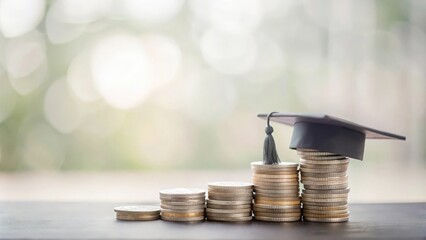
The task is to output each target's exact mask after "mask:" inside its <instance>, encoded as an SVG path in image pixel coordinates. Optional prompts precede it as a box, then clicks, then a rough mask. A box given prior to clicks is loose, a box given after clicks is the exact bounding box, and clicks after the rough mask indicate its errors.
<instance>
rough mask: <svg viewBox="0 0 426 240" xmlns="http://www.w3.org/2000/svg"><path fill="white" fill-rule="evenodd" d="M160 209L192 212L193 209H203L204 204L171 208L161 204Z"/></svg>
mask: <svg viewBox="0 0 426 240" xmlns="http://www.w3.org/2000/svg"><path fill="white" fill-rule="evenodd" d="M161 208H162V209H175V210H193V209H204V208H205V204H203V205H184V206H173V205H165V204H161Z"/></svg>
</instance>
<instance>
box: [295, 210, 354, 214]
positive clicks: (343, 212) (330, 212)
mask: <svg viewBox="0 0 426 240" xmlns="http://www.w3.org/2000/svg"><path fill="white" fill-rule="evenodd" d="M303 213H310V214H318V215H320V214H325V215H339V214H346V213H349V211H348V209H343V210H333V211H324V210H321V211H318V210H311V209H303Z"/></svg>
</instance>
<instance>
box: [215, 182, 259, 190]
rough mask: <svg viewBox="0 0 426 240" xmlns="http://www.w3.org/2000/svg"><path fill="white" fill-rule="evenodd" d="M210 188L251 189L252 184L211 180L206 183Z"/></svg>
mask: <svg viewBox="0 0 426 240" xmlns="http://www.w3.org/2000/svg"><path fill="white" fill-rule="evenodd" d="M208 187H209V188H211V189H235V188H237V189H241V188H246V189H252V188H253V184H251V183H247V182H212V183H209V184H208Z"/></svg>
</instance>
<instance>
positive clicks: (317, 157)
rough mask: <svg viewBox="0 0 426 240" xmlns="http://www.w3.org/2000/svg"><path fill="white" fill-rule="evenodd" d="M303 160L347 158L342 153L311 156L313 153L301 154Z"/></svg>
mask: <svg viewBox="0 0 426 240" xmlns="http://www.w3.org/2000/svg"><path fill="white" fill-rule="evenodd" d="M301 159H304V160H317V161H321V160H340V159H347V157H345V156H342V155H327V156H313V155H302V158H301Z"/></svg>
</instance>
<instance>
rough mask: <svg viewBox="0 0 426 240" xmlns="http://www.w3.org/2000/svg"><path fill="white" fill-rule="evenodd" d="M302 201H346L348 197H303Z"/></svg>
mask: <svg viewBox="0 0 426 240" xmlns="http://www.w3.org/2000/svg"><path fill="white" fill-rule="evenodd" d="M302 201H303V202H304V203H310V202H347V201H348V198H346V197H345V198H308V197H303V198H302Z"/></svg>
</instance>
